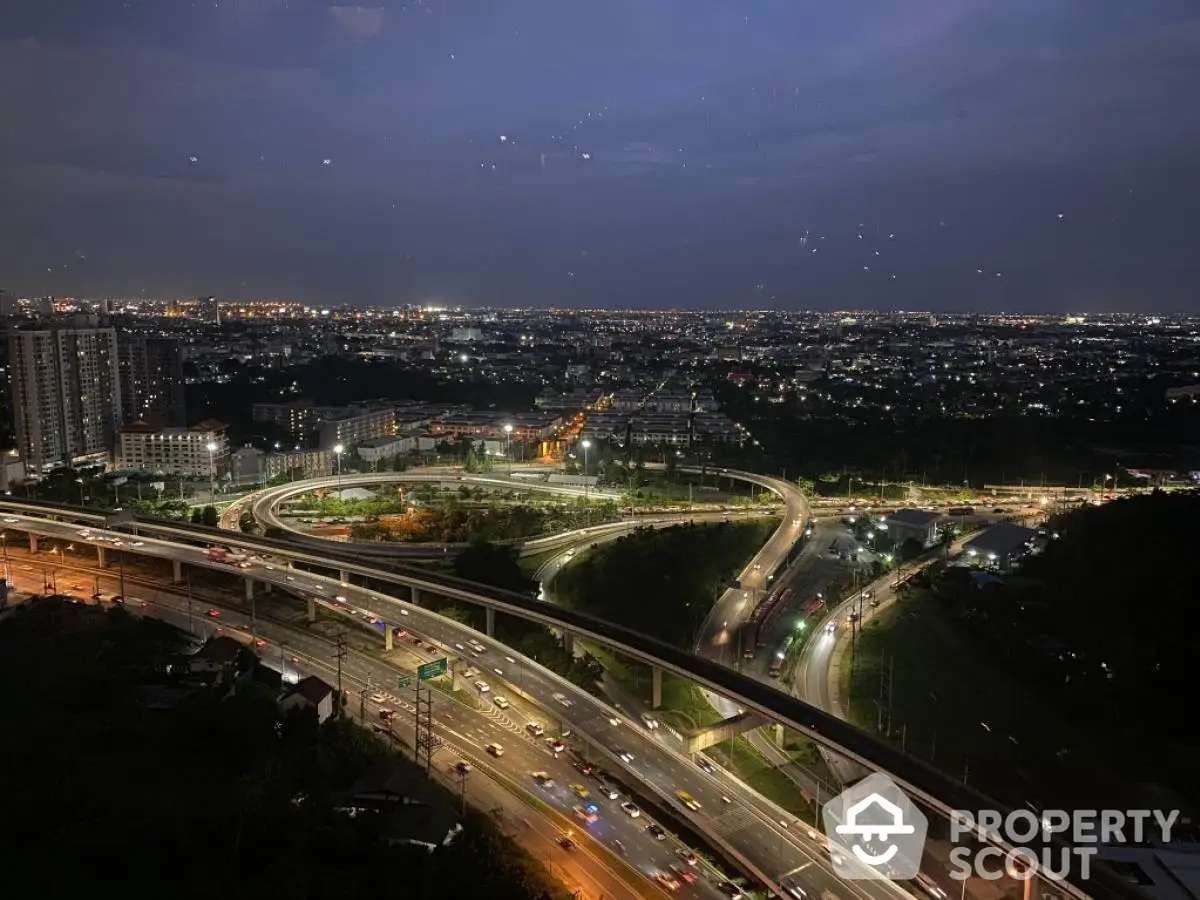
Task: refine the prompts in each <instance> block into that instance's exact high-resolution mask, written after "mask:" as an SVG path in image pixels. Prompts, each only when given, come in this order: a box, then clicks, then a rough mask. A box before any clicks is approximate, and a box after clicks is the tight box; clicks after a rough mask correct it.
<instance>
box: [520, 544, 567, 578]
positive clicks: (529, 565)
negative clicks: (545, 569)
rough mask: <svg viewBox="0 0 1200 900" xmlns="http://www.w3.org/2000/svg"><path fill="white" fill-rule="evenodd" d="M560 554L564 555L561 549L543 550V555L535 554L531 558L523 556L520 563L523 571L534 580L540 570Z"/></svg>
mask: <svg viewBox="0 0 1200 900" xmlns="http://www.w3.org/2000/svg"><path fill="white" fill-rule="evenodd" d="M560 553H562V550H561V549H558V550H543V551H542V552H541V553H533V554H531V555H529V556H522V557H521V561H520V566H521V571H522V572H524V573H525V574H526V575H528V576H529V577H530V578H532V577H533V576H534V573H535V572H537V570H538V569H540V568H541V567H542V566H544V565H545V564H546V563H548V562H550V560H552V559H553V558H554V557H556V556H558V554H560Z"/></svg>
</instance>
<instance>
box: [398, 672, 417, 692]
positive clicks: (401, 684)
mask: <svg viewBox="0 0 1200 900" xmlns="http://www.w3.org/2000/svg"><path fill="white" fill-rule="evenodd" d="M412 680H413V677H412V676H411V675H401V676H400V677H399V678H397V679H396V687H397V688H399V689H400V690H404V689H405V688H406V687H410V686H411V685H412Z"/></svg>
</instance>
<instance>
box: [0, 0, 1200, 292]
mask: <svg viewBox="0 0 1200 900" xmlns="http://www.w3.org/2000/svg"><path fill="white" fill-rule="evenodd" d="M1198 274H1200V4H1197V3H1195V2H1194V0H841V2H824V3H816V2H812V0H601V2H592V3H584V2H582V0H406V2H402V3H401V2H390V0H389V2H385V3H381V4H380V5H378V6H336V5H330V4H329V3H328V2H323V0H215V2H214V0H209V2H196V3H187V2H178V0H125V2H119V0H0V287H3V288H7V289H8V290H10V291H14V292H16V293H19V294H24V295H41V294H59V295H78V296H100V295H116V296H136V295H142V294H144V295H146V296H167V297H188V296H196V295H209V294H214V295H217V296H218V297H221V298H226V299H232V298H248V299H252V298H272V299H284V298H293V299H300V300H306V301H311V302H316V303H328V304H334V303H343V302H351V303H383V304H402V303H421V302H444V303H451V304H462V305H471V306H480V305H506V306H517V305H535V306H588V305H593V306H607V307H707V308H738V307H759V308H763V307H773V306H778V307H779V308H785V309H787V308H792V309H795V308H841V309H849V308H866V307H874V308H886V309H962V310H975V309H978V310H1000V309H1006V310H1023V311H1041V310H1045V311H1051V310H1115V309H1129V310H1147V311H1170V310H1200V278H1198V277H1197V276H1198Z"/></svg>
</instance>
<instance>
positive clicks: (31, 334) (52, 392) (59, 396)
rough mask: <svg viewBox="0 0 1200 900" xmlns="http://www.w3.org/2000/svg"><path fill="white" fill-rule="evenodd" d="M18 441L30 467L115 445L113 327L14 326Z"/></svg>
mask: <svg viewBox="0 0 1200 900" xmlns="http://www.w3.org/2000/svg"><path fill="white" fill-rule="evenodd" d="M8 350H9V354H8V358H9V379H10V384H11V386H12V409H13V424H14V425H15V430H16V434H17V447H18V450H19V451H20V454H21V456H22V457H23V458H24V460H25V464H26V466H27V467H28V468H29V469H30V470H31V471H34V472H40V471H42V470H44V469H47V468H51V467H53V466H58V465H70V464H71V463H72V462H74V461H76V460H79V459H84V458H94V459H101V458H104V457H107V456H108V455H109V453H110V452H111V451H112V449H113V446H114V443H115V441H116V436H117V427H118V424H119V422H120V418H121V377H120V373H119V371H118V365H117V333H116V330H115V329H113V328H91V327H78V328H74V327H69V326H68V327H60V328H37V329H29V330H24V329H15V328H14V329H11V330H10V331H9V336H8Z"/></svg>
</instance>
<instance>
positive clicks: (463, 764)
mask: <svg viewBox="0 0 1200 900" xmlns="http://www.w3.org/2000/svg"><path fill="white" fill-rule="evenodd" d="M454 771H455V772H457V773H458V774H459V775H470V774H471V764H470V763H469V762H467V761H466V760H465V759H463V760H459V761H458V762H456V763H455V764H454Z"/></svg>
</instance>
